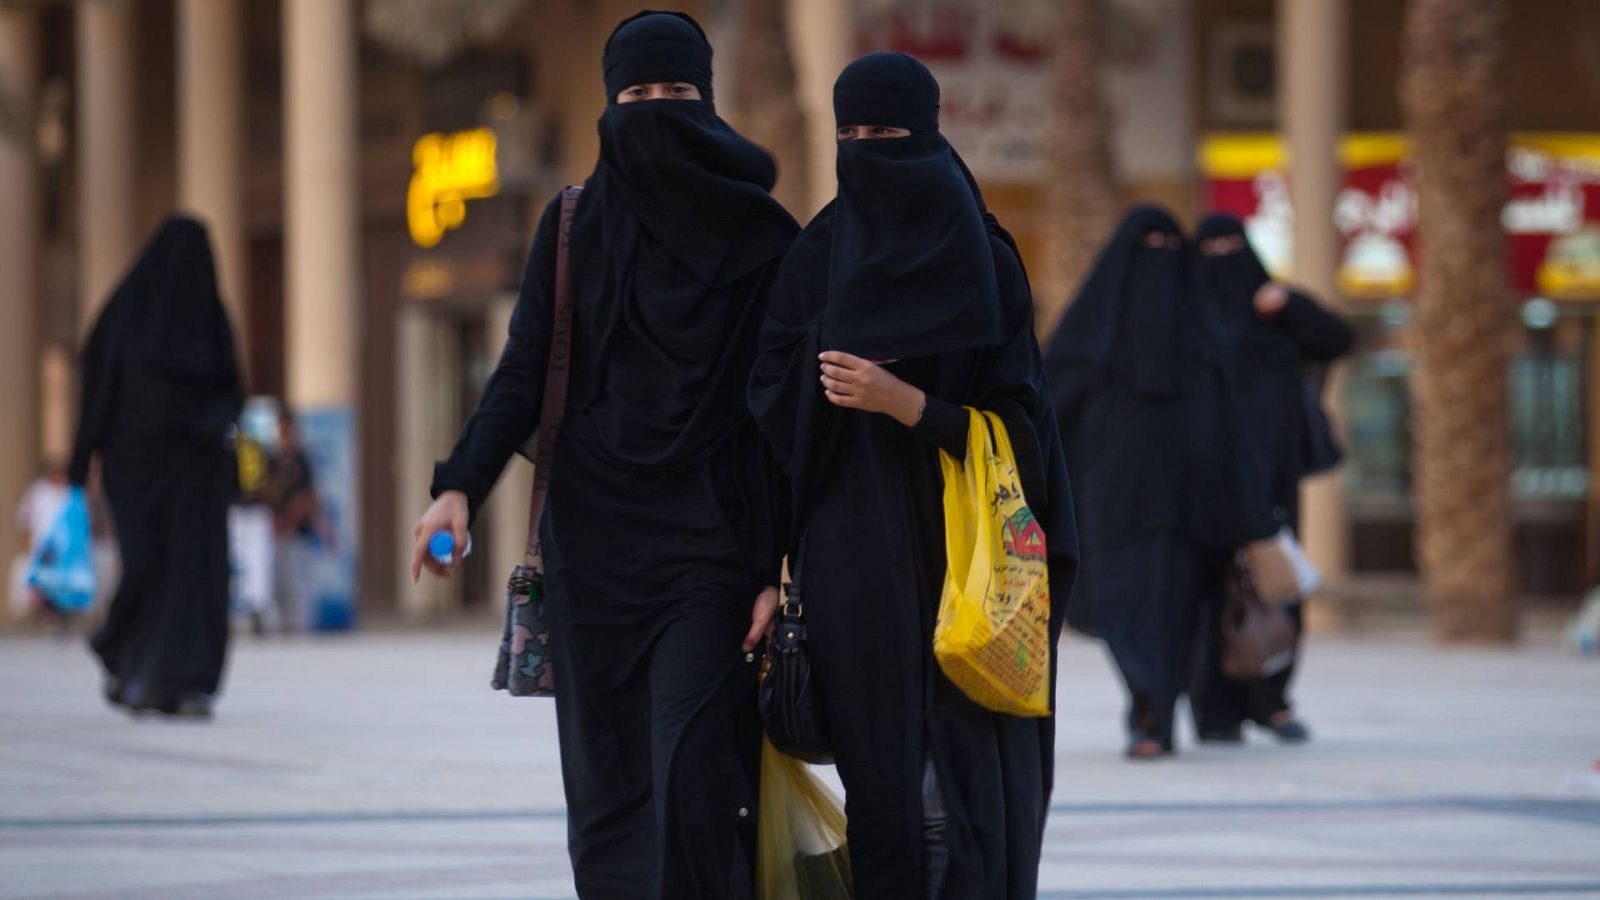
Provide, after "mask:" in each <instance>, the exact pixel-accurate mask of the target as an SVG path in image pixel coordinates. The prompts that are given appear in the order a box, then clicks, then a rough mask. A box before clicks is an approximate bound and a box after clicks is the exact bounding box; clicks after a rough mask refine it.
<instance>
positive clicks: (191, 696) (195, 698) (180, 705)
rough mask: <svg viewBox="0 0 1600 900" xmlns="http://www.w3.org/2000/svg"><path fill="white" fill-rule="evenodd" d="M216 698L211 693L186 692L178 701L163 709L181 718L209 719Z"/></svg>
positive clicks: (168, 713)
mask: <svg viewBox="0 0 1600 900" xmlns="http://www.w3.org/2000/svg"><path fill="white" fill-rule="evenodd" d="M214 702H215V701H214V700H213V699H212V696H211V695H210V694H201V693H196V692H190V693H186V694H184V695H183V696H181V697H179V698H178V699H177V702H175V703H172V704H170V705H167V706H163V707H162V709H161V711H162V712H163V713H166V714H167V715H169V716H175V717H177V718H180V719H209V718H211V708H212V706H213V705H214Z"/></svg>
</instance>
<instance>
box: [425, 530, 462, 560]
mask: <svg viewBox="0 0 1600 900" xmlns="http://www.w3.org/2000/svg"><path fill="white" fill-rule="evenodd" d="M428 555H429V556H431V557H433V558H434V559H436V560H438V561H439V562H441V563H445V564H448V563H451V562H454V561H455V555H456V539H455V535H452V534H451V533H450V532H448V531H435V532H434V533H433V537H431V538H428Z"/></svg>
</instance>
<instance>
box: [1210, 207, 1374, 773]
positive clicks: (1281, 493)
mask: <svg viewBox="0 0 1600 900" xmlns="http://www.w3.org/2000/svg"><path fill="white" fill-rule="evenodd" d="M1195 244H1196V248H1197V250H1198V254H1197V257H1196V261H1195V278H1194V284H1195V292H1196V303H1197V304H1198V306H1199V308H1200V310H1201V312H1202V314H1203V315H1204V318H1205V321H1206V322H1207V323H1208V325H1209V328H1210V331H1211V337H1212V339H1213V340H1214V341H1215V342H1216V345H1217V347H1218V348H1219V349H1220V350H1221V352H1222V355H1223V357H1224V358H1225V359H1226V360H1227V361H1228V362H1229V363H1230V364H1231V366H1232V373H1233V380H1234V382H1235V385H1236V392H1237V394H1236V402H1237V404H1238V407H1239V409H1240V411H1241V413H1242V416H1241V418H1242V420H1243V423H1244V428H1245V435H1244V437H1245V438H1246V439H1247V440H1249V441H1253V442H1254V446H1253V447H1247V448H1241V451H1242V452H1248V454H1249V459H1250V460H1251V462H1250V463H1249V464H1248V468H1249V469H1252V470H1253V477H1252V481H1253V483H1252V484H1250V485H1248V488H1249V491H1248V493H1249V494H1250V495H1253V496H1256V497H1260V498H1262V499H1263V501H1264V503H1265V508H1266V510H1267V516H1268V518H1269V519H1270V522H1269V525H1268V527H1269V528H1270V529H1271V530H1274V531H1275V530H1276V529H1277V528H1280V527H1288V528H1289V529H1291V530H1292V531H1296V532H1298V530H1299V528H1300V479H1301V478H1303V477H1305V476H1306V475H1309V474H1315V473H1316V472H1317V471H1321V470H1322V469H1325V468H1328V467H1331V465H1332V464H1333V463H1334V462H1335V461H1336V460H1334V459H1332V458H1330V448H1332V446H1333V444H1332V436H1331V434H1330V433H1329V431H1328V426H1327V419H1326V418H1325V416H1324V415H1323V413H1322V409H1321V402H1322V401H1321V397H1320V389H1321V380H1320V378H1318V377H1315V375H1316V374H1317V373H1315V372H1311V371H1308V370H1309V369H1310V368H1311V367H1320V366H1325V365H1326V364H1327V363H1329V362H1331V361H1332V360H1334V359H1336V358H1338V357H1340V356H1342V355H1344V354H1345V353H1347V352H1348V351H1349V350H1350V345H1351V343H1352V340H1353V335H1352V334H1351V331H1350V328H1349V327H1348V326H1347V325H1345V323H1344V322H1343V321H1342V320H1340V319H1339V317H1338V316H1336V315H1334V314H1332V313H1330V312H1328V311H1327V310H1325V309H1323V308H1322V307H1321V306H1319V305H1318V304H1317V303H1316V302H1315V301H1314V300H1312V299H1311V298H1309V297H1307V296H1305V295H1304V294H1301V293H1299V292H1297V291H1293V290H1290V289H1289V288H1286V287H1285V286H1283V285H1281V284H1278V283H1276V282H1274V281H1272V280H1271V278H1270V277H1269V276H1268V275H1267V272H1266V269H1265V268H1263V267H1262V265H1261V261H1260V260H1259V259H1258V258H1257V257H1256V254H1255V251H1254V250H1252V249H1251V247H1250V244H1249V242H1248V241H1247V240H1246V239H1245V233H1244V226H1243V225H1242V223H1240V221H1239V220H1238V219H1237V218H1235V217H1233V216H1230V215H1212V216H1209V217H1207V218H1206V219H1205V220H1204V221H1202V222H1201V223H1200V227H1199V229H1198V230H1197V231H1196V235H1195ZM1332 452H1336V451H1332ZM1258 518H1259V516H1258ZM1231 558H1232V555H1231V553H1229V552H1227V551H1222V552H1217V551H1214V550H1211V551H1208V550H1206V549H1204V548H1202V549H1201V550H1200V552H1199V553H1198V554H1197V560H1196V570H1195V574H1194V578H1195V584H1196V585H1197V586H1198V587H1197V591H1198V593H1199V601H1200V610H1201V613H1200V614H1201V620H1200V626H1201V627H1200V637H1199V643H1198V647H1199V650H1198V652H1199V659H1198V660H1197V664H1196V666H1195V668H1194V682H1193V684H1192V685H1191V688H1190V703H1191V705H1192V706H1193V709H1194V715H1195V725H1196V728H1197V729H1198V730H1199V732H1200V738H1201V740H1203V741H1208V742H1218V743H1237V742H1239V741H1241V740H1242V739H1243V731H1242V727H1243V723H1244V722H1245V721H1247V720H1248V721H1252V722H1255V723H1256V724H1258V725H1260V726H1261V727H1263V728H1266V729H1268V730H1270V731H1272V732H1273V733H1274V734H1275V735H1276V736H1277V737H1278V738H1279V739H1280V740H1282V741H1285V742H1288V743H1298V742H1302V741H1305V740H1307V739H1308V738H1309V737H1310V732H1309V731H1308V730H1307V728H1306V727H1305V725H1304V724H1302V723H1301V722H1300V721H1299V720H1297V719H1296V718H1295V716H1294V712H1293V708H1292V705H1291V704H1290V702H1289V697H1288V687H1289V681H1290V679H1291V678H1292V677H1293V674H1294V668H1293V666H1290V667H1289V668H1287V669H1285V670H1284V671H1282V672H1279V673H1278V674H1276V675H1273V676H1271V677H1269V678H1266V679H1263V680H1260V681H1256V682H1251V683H1241V682H1236V681H1232V680H1230V679H1228V678H1227V677H1226V676H1225V675H1223V674H1222V670H1221V659H1222V634H1221V619H1222V606H1223V593H1224V592H1223V583H1224V579H1225V573H1226V570H1227V566H1228V564H1229V562H1230V560H1231ZM1290 616H1291V618H1292V619H1293V621H1294V624H1295V628H1296V629H1297V631H1298V630H1299V629H1300V628H1301V627H1302V616H1301V608H1300V605H1299V604H1294V605H1293V606H1291V607H1290Z"/></svg>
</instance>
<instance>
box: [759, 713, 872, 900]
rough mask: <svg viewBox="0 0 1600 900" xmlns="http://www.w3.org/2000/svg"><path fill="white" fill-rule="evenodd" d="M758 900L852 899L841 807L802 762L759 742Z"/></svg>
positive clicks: (770, 744) (769, 743)
mask: <svg viewBox="0 0 1600 900" xmlns="http://www.w3.org/2000/svg"><path fill="white" fill-rule="evenodd" d="M757 810H758V815H759V818H758V819H757V820H756V833H757V838H756V840H757V854H758V856H757V861H756V865H757V868H758V869H759V870H760V871H759V876H760V877H759V878H758V879H757V886H758V887H759V888H760V893H759V894H758V895H757V896H758V897H760V900H850V851H849V848H848V847H847V846H846V845H845V834H844V806H843V804H841V803H840V802H839V800H838V798H836V797H834V796H833V792H832V791H830V790H828V786H827V785H825V784H823V783H822V782H821V780H819V779H818V778H817V776H815V775H813V774H811V769H810V767H809V766H807V765H806V764H805V763H803V762H801V761H800V760H798V759H795V758H794V757H792V756H789V755H788V754H785V753H783V752H782V751H780V750H779V749H778V748H776V747H774V746H772V742H771V741H768V740H765V739H763V740H762V742H761V800H760V804H759V806H758V807H757Z"/></svg>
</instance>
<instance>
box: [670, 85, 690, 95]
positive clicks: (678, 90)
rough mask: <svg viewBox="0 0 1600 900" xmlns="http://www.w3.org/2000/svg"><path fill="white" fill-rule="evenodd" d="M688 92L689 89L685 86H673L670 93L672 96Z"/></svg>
mask: <svg viewBox="0 0 1600 900" xmlns="http://www.w3.org/2000/svg"><path fill="white" fill-rule="evenodd" d="M690 90H691V88H690V87H689V85H687V84H675V85H673V86H672V92H673V93H674V94H687V93H689V91H690Z"/></svg>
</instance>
